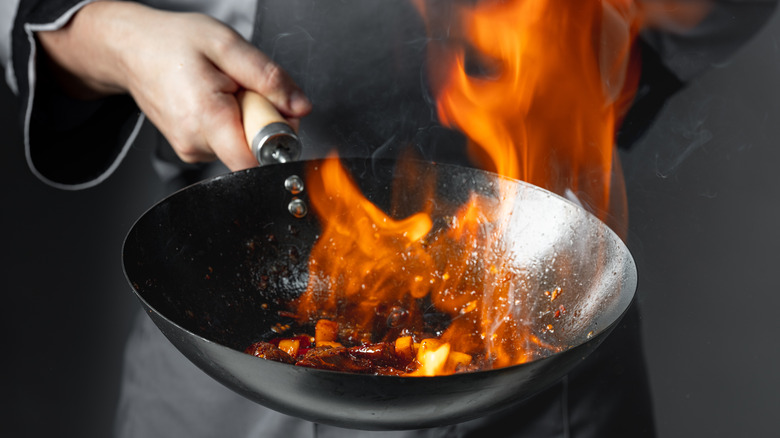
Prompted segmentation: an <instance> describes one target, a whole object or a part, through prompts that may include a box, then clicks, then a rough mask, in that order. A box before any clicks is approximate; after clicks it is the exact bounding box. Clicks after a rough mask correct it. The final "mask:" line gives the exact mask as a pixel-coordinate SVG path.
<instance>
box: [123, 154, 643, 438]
mask: <svg viewBox="0 0 780 438" xmlns="http://www.w3.org/2000/svg"><path fill="white" fill-rule="evenodd" d="M317 163H318V162H317V161H313V162H289V163H284V164H272V165H268V166H265V167H262V168H254V169H249V170H245V171H240V172H234V173H231V174H227V175H224V176H219V177H216V178H213V179H210V180H206V181H203V182H201V183H198V184H195V185H193V186H190V187H188V188H186V189H183V190H181V191H179V192H177V193H174V194H173V195H171V196H169V197H168V198H166V199H164V200H162V201H161V202H159V203H158V204H156V205H155V206H154V207H152V208H151V209H150V210H149V211H147V212H146V213H145V214H144V215H143V216H142V217H141V218H140V219H138V221H137V222H136V223H135V224H134V226H133V227H132V229H131V230H130V232H129V234H128V235H127V237H126V240H125V243H124V248H123V263H124V270H125V274H126V277H127V279H128V280H129V282H130V284H131V286H132V289H133V291H134V293H135V294H136V295H137V297H138V298H139V299H140V301H141V303H142V304H143V306H144V308H145V309H146V311H147V313H148V315H149V316H150V317H151V318H152V319H153V320H154V322H155V323H156V325H157V326H158V327H159V329H160V330H161V331H162V332H163V333H164V334H165V336H166V337H167V338H168V339H169V340H170V341H171V342H172V343H173V344H174V345H175V346H176V347H177V348H178V349H179V350H180V351H181V352H182V353H183V354H184V355H185V356H186V357H188V358H189V359H190V360H191V361H192V362H193V363H195V364H196V365H197V366H198V367H200V368H201V369H202V370H203V371H205V372H206V373H208V374H209V375H211V376H212V377H213V378H214V379H216V380H218V381H219V382H221V383H222V384H224V385H225V386H227V387H228V388H230V389H232V390H234V391H236V392H238V393H240V394H242V395H244V396H246V397H248V398H249V399H251V400H254V401H256V402H257V403H260V404H262V405H264V406H266V407H269V408H271V409H274V410H277V411H279V412H283V413H286V414H289V415H293V416H297V417H300V418H303V419H306V420H310V421H313V422H318V423H324V424H330V425H335V426H341V427H349V428H356V429H366V430H381V429H386V430H390V429H413V428H424V427H431V426H439V425H445V424H452V423H458V422H462V421H466V420H468V419H473V418H476V417H479V416H482V415H485V414H488V413H491V412H494V411H497V410H498V409H501V408H505V407H507V406H508V405H510V404H512V403H514V402H519V401H522V400H524V399H526V398H528V397H530V396H531V395H533V394H535V393H537V392H539V391H541V390H543V389H545V388H547V387H548V386H550V385H552V384H554V383H555V382H557V381H558V380H559V379H560V378H561V377H562V376H564V375H565V374H567V373H568V372H569V371H570V370H571V369H572V368H573V367H575V366H576V365H577V364H578V363H579V362H580V361H582V360H583V359H584V358H585V356H586V355H587V354H588V353H589V352H591V351H592V350H593V349H595V348H596V347H597V345H598V344H599V343H600V342H601V341H602V340H603V339H604V338H605V337H606V336H607V335H608V333H609V332H610V330H612V328H613V327H614V326H615V325H616V324H617V322H618V321H619V319H620V318H621V316H622V315H623V313H624V312H625V311H626V309H627V308H628V307H629V305H630V302H631V300H632V298H633V295H634V292H635V289H636V268H635V265H634V262H633V259H632V258H631V255H630V254H629V252H628V250H627V248H626V247H625V246H624V244H623V242H622V241H621V240H620V239H619V238H618V237H617V236H616V235H615V234H614V233H613V232H612V231H611V230H610V229H609V228H608V227H606V226H605V225H604V224H603V223H602V222H600V221H599V220H598V219H596V218H595V217H594V216H592V215H591V214H589V213H588V212H586V211H585V210H584V209H582V208H581V207H579V206H577V205H575V204H574V203H571V202H569V201H567V200H565V199H564V198H561V197H559V196H557V195H555V194H552V193H550V192H548V191H545V190H542V189H540V188H538V187H535V186H533V185H530V184H527V183H524V182H520V181H514V180H508V179H506V178H502V177H499V176H497V175H495V174H492V173H489V172H484V171H480V170H476V169H471V168H465V167H459V166H451V165H444V164H433V163H419V166H420V168H421V169H422V171H423V172H424V173H428V172H436V173H437V175H438V178H437V187H436V199H438V200H441V202H436V203H435V209H434V211H433V213H432V216H433V218H434V221H435V220H436V219H437V218H441V217H444V216H446V215H448V214H451V213H452V208H453V206H456V205H458V204H459V203H461V202H462V201H464V200H466V199H467V197H468V196H469V193H470V192H471V191H477V192H480V193H481V194H483V195H485V196H493V197H496V200H497V201H498V202H506V201H507V200H502V199H499V196H500V195H498V190H497V188H498V186H500V185H504V186H505V187H511V188H513V189H514V194H513V195H512V196H513V198H514V201H515V202H514V206H513V207H512V211H511V214H509V215H507V222H506V224H505V226H506V233H505V236H504V242H503V244H504V245H505V249H506V251H507V254H509V255H510V256H511V257H510V258H511V263H513V264H516V266H515V268H516V269H517V272H522V274H523V276H524V281H523V286H524V287H525V288H526V289H528V290H527V291H526V292H525V296H524V298H523V304H522V309H520V312H521V314H520V316H521V319H522V320H524V321H526V324H528V326H529V327H530V328H531V330H532V331H533V333H535V334H536V335H537V336H539V338H540V339H541V340H542V341H544V342H546V343H549V344H551V345H554V346H556V347H558V348H559V349H560V351H558V352H555V353H550V354H549V355H547V356H546V357H542V358H539V359H537V360H533V361H531V362H528V363H524V364H521V365H515V366H510V367H505V368H498V369H492V370H486V371H477V372H470V373H463V374H454V375H448V376H437V377H398V376H377V375H365V374H350V373H342V372H335V371H326V370H318V369H311V368H303V367H297V366H294V365H288V364H283V363H278V362H273V361H269V360H264V359H259V358H256V357H253V356H250V355H247V354H245V353H243V350H244V349H245V348H246V347H247V346H249V345H250V344H252V343H253V342H256V341H258V340H262V339H268V338H269V337H274V336H278V335H276V334H275V333H274V332H273V330H272V328H273V327H274V326H275V325H276V324H277V323H287V322H289V320H288V319H286V318H284V317H283V316H280V314H279V311H280V310H287V307H286V303H287V302H288V301H289V300H290V299H291V298H293V297H296V296H298V295H299V294H300V293H302V292H303V291H304V290H305V289H306V285H307V276H308V271H307V258H308V255H309V251H310V249H311V247H312V245H313V243H314V242H315V240H316V238H317V237H318V234H319V232H320V223H319V221H318V218H317V217H315V215H314V214H312V213H309V214H306V215H304V216H302V217H296V216H301V215H300V214H297V215H293V214H291V213H290V211H289V209H288V207H289V205H290V202H291V201H292V200H293V199H294V198H298V199H300V200H301V201H303V203H305V204H307V203H308V198H307V194H306V193H307V192H306V190H304V191H303V192H301V193H298V194H296V195H293V194H292V193H291V192H290V191H289V190H286V189H285V181H286V180H287V179H288V178H289V177H290V176H291V175H300V176H303V175H304V170H305V168H307V167H308V168H312V169H315V170H313V171H316V169H317V168H318V167H317V166H316V164H317ZM343 164H344V166H345V167H346V168H347V169H348V170H349V171H350V172H351V174H352V175H353V178H354V179H355V180H356V182H357V183H358V184H359V186H360V187H361V190H362V191H363V193H364V195H365V196H366V197H367V198H368V199H370V200H372V201H373V202H374V203H376V204H377V205H378V206H380V207H382V208H385V209H386V211H387V210H388V209H390V201H391V199H390V198H391V196H390V194H389V192H390V190H389V188H390V186H391V185H392V184H393V179H394V178H396V177H397V174H398V172H397V168H396V166H395V165H394V164H395V163H393V162H391V161H378V160H373V161H372V160H362V159H351V160H343ZM423 193H424V191H423V190H419V188H418V187H413V188H412V189H411V190H408V192H406V193H403V194H402V195H400V198H399V195H398V194H395V195H393V196H394V197H395V198H394V201H396V200H397V199H401V201H402V202H401V203H400V204H401V205H408V206H410V208H412V207H413V206H416V205H419V204H420V202H422V200H421V199H419V198H420V197H421V196H424V195H423ZM395 205H397V203H396V204H395ZM299 213H300V211H299ZM401 214H405V212H401ZM556 286H563V288H564V290H565V293H563V294H561V296H560V297H558V301H556V303H555V304H556V307H557V305H558V304H563V305H565V307H566V309H568V313H567V315H568V317H567V318H565V319H564V318H561V320H556V321H554V320H553V314H552V312H550V311H549V307H550V301H549V299H548V298H545V297H544V296H543V294H542V293H540V292H541V291H543V290H545V288H554V287H556ZM553 322H554V323H555V330H554V332H551V331H549V330H545V327H546V325H547V324H549V323H553Z"/></svg>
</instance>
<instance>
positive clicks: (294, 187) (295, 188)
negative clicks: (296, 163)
mask: <svg viewBox="0 0 780 438" xmlns="http://www.w3.org/2000/svg"><path fill="white" fill-rule="evenodd" d="M284 188H285V189H287V191H288V192H290V193H292V194H293V195H297V194H298V193H301V192H302V191H303V180H302V179H301V177H299V176H298V175H292V176H290V177H288V178H287V179H286V180H284Z"/></svg>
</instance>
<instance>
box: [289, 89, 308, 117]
mask: <svg viewBox="0 0 780 438" xmlns="http://www.w3.org/2000/svg"><path fill="white" fill-rule="evenodd" d="M290 109H292V111H293V112H294V113H295V114H304V113H307V112H309V110H311V102H309V99H307V98H306V96H305V95H304V94H303V92H301V91H300V90H295V91H293V92H292V94H291V95H290Z"/></svg>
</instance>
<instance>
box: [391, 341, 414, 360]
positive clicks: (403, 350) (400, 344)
mask: <svg viewBox="0 0 780 438" xmlns="http://www.w3.org/2000/svg"><path fill="white" fill-rule="evenodd" d="M415 354H416V353H415V351H414V342H413V341H412V337H411V336H401V337H400V338H398V339H396V340H395V355H396V356H398V358H399V359H400V360H402V361H403V362H411V361H412V359H414V355H415Z"/></svg>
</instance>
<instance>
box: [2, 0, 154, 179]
mask: <svg viewBox="0 0 780 438" xmlns="http://www.w3.org/2000/svg"><path fill="white" fill-rule="evenodd" d="M90 1H91V0H81V1H78V0H54V1H52V0H22V1H21V2H20V3H19V7H18V10H17V13H16V18H15V21H14V25H13V29H12V32H11V45H10V49H11V50H10V52H11V57H10V71H9V80H8V82H9V84H11V83H12V84H14V85H15V87H16V88H15V91H16V94H17V97H18V99H19V103H20V105H19V107H20V123H21V125H22V129H23V136H24V146H25V154H26V157H27V163H28V165H29V166H30V169H31V170H32V172H33V173H34V174H35V175H36V176H37V177H38V178H39V179H41V180H42V181H44V182H45V183H47V184H49V185H51V186H53V187H57V188H61V189H68V190H78V189H83V188H88V187H92V186H95V185H97V184H99V183H100V182H102V181H103V180H105V179H106V178H108V177H109V176H110V175H111V174H112V173H113V172H114V170H115V169H116V168H117V166H118V165H119V163H120V161H121V160H122V158H123V157H124V156H125V155H126V154H127V151H128V150H129V148H130V145H131V144H132V141H133V140H134V138H135V137H136V135H137V134H138V131H139V130H140V127H141V125H142V123H143V120H144V116H143V115H142V113H141V112H140V111H139V109H138V108H137V106H136V105H135V102H134V101H133V100H132V98H131V97H130V96H127V95H119V96H111V97H108V98H104V99H101V100H96V101H81V100H76V99H71V98H69V97H67V96H66V95H65V94H64V93H62V92H61V91H60V90H59V88H58V87H57V86H56V85H55V84H54V81H53V80H52V78H51V77H49V75H48V74H47V71H46V69H43V68H40V65H39V64H40V63H41V62H40V61H41V59H40V57H41V56H43V54H42V51H41V50H40V46H39V45H38V42H37V40H36V37H35V33H36V32H38V31H51V30H57V29H59V28H61V27H62V26H64V25H65V24H66V23H67V22H68V21H69V20H70V18H71V17H72V16H73V15H74V14H75V13H76V12H77V11H78V10H79V9H80V8H82V7H83V6H84V5H86V4H88V3H89V2H90Z"/></svg>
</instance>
